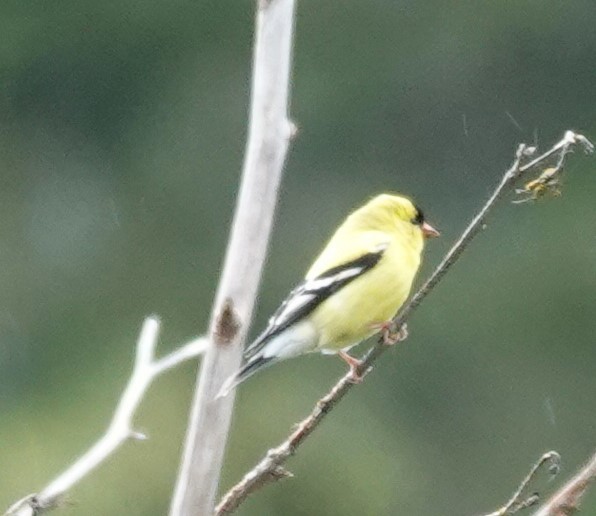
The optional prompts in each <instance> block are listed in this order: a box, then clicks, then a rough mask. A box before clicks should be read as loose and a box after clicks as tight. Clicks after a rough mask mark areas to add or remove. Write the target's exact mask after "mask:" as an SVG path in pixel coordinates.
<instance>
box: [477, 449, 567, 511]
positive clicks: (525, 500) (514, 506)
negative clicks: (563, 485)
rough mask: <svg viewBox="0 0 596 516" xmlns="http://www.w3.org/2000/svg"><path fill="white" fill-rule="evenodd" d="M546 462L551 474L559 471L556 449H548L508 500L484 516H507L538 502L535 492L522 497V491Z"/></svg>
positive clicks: (558, 457)
mask: <svg viewBox="0 0 596 516" xmlns="http://www.w3.org/2000/svg"><path fill="white" fill-rule="evenodd" d="M545 464H548V470H549V472H550V474H551V475H553V476H554V475H556V474H557V473H558V472H559V466H560V464H561V457H560V455H559V454H558V453H557V452H556V451H550V452H548V453H545V454H544V455H543V456H542V457H540V459H538V462H536V463H535V464H534V465H533V466H532V469H531V470H530V472H529V473H528V475H527V476H526V478H524V479H523V480H522V483H521V484H520V485H519V487H518V488H517V490H516V491H515V493H513V496H512V497H511V498H510V499H509V501H508V502H507V503H506V504H505V505H503V507H501V508H499V509H498V510H496V511H495V512H491V513H490V514H487V515H486V516H509V515H511V514H515V513H517V512H519V511H520V510H522V509H526V508H528V507H531V506H533V505H535V504H536V503H538V500H539V497H538V494H537V493H532V494H530V495H529V496H526V497H524V493H525V492H526V491H527V489H528V486H529V485H530V483H531V482H532V481H533V480H534V478H535V477H536V474H537V473H538V472H539V471H540V470H541V469H542V467H543V466H544V465H545Z"/></svg>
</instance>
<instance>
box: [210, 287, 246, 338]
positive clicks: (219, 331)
mask: <svg viewBox="0 0 596 516" xmlns="http://www.w3.org/2000/svg"><path fill="white" fill-rule="evenodd" d="M239 329H240V319H239V317H238V313H237V312H236V310H235V309H234V302H233V301H232V299H231V298H229V297H228V298H226V299H225V301H224V302H223V305H222V307H221V311H220V312H219V315H218V316H217V319H216V321H215V330H214V332H213V333H214V336H215V339H214V341H215V342H216V344H218V345H227V344H229V343H230V342H232V340H234V337H236V335H237V334H238V330H239Z"/></svg>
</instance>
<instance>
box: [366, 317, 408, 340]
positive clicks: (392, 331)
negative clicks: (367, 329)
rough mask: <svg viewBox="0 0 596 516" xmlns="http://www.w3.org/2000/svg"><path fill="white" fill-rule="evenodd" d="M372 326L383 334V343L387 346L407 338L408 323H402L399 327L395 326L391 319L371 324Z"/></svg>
mask: <svg viewBox="0 0 596 516" xmlns="http://www.w3.org/2000/svg"><path fill="white" fill-rule="evenodd" d="M372 327H373V328H374V329H375V330H376V331H379V332H381V333H382V334H383V343H384V344H386V345H387V346H393V345H394V344H397V343H398V342H401V341H402V340H406V339H407V338H408V325H407V324H406V323H403V324H402V325H401V326H400V327H399V328H395V325H394V324H393V321H385V322H382V323H376V324H373V325H372Z"/></svg>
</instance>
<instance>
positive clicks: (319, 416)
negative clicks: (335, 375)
mask: <svg viewBox="0 0 596 516" xmlns="http://www.w3.org/2000/svg"><path fill="white" fill-rule="evenodd" d="M575 145H580V146H582V147H583V148H584V150H585V151H586V152H592V151H593V150H594V146H593V145H592V144H591V143H590V141H589V140H588V139H587V138H585V137H584V136H582V135H581V134H577V133H574V132H573V131H567V132H566V133H565V135H564V136H563V138H562V139H561V140H560V141H559V142H557V143H556V144H555V145H554V146H553V147H552V148H551V149H549V150H548V151H546V152H545V153H543V154H541V155H540V156H538V157H534V153H535V151H536V149H535V148H528V147H526V146H525V145H520V146H519V147H518V149H517V152H516V155H515V159H514V161H513V164H512V165H511V167H510V168H509V169H508V170H507V171H506V172H505V174H504V175H503V177H502V179H501V181H500V183H499V184H498V185H497V187H496V188H495V190H494V192H493V193H492V195H491V196H490V197H489V199H488V200H487V201H486V203H485V204H484V206H483V207H482V208H481V210H480V211H479V212H478V214H477V215H476V216H475V217H474V218H473V219H472V221H471V222H470V223H469V225H468V226H467V227H466V229H465V230H464V232H463V233H462V235H461V236H460V237H459V239H458V240H457V241H456V242H455V244H454V245H453V246H452V247H451V249H450V250H449V251H448V252H447V254H446V255H445V257H444V258H443V260H442V261H441V263H440V264H439V265H438V266H437V268H436V269H435V271H434V272H433V273H432V274H431V276H430V277H429V278H428V280H426V282H425V283H424V284H423V285H422V287H420V289H419V290H418V291H417V292H416V294H415V295H414V296H413V297H412V298H411V299H410V301H409V302H408V303H406V305H405V306H404V307H403V308H402V310H401V311H400V312H399V313H398V315H397V316H396V317H395V319H394V320H393V323H394V326H395V327H396V328H400V327H402V326H403V325H404V323H405V322H406V320H407V319H408V317H409V316H410V315H411V314H412V312H413V311H414V310H415V309H416V308H417V307H418V306H419V305H420V303H421V302H422V300H423V299H424V298H426V296H428V294H430V292H431V291H432V290H433V289H434V287H435V286H436V285H437V284H438V283H439V281H441V279H442V278H443V277H444V276H445V274H446V273H447V271H448V270H449V269H450V268H451V266H452V265H453V264H454V263H455V262H456V261H457V260H458V258H459V257H460V255H461V254H462V252H463V251H464V249H465V248H466V247H467V246H468V245H469V243H470V242H471V241H472V239H473V238H474V237H475V236H476V235H477V234H478V233H479V232H480V231H481V230H482V229H483V228H484V221H485V219H486V217H487V215H488V214H489V212H490V211H491V210H492V209H493V207H494V206H495V204H496V202H497V201H498V200H499V199H500V198H501V197H502V196H503V195H504V193H505V192H506V191H507V190H508V189H510V188H511V187H512V186H513V184H514V183H515V181H516V180H517V179H518V178H519V177H520V176H521V175H522V174H523V173H524V172H527V171H529V170H531V169H534V168H536V167H540V166H542V165H545V164H546V163H547V162H548V161H549V160H550V159H551V157H553V156H557V158H558V160H557V165H556V167H557V168H558V171H560V170H561V168H562V166H563V162H564V158H565V156H566V154H567V153H568V152H569V151H570V150H571V148H572V147H574V146H575ZM523 160H528V161H527V162H526V163H524V164H522V161H523ZM387 348H388V346H386V345H385V344H384V343H383V341H382V339H381V340H380V341H379V342H378V343H377V344H376V345H375V346H373V347H372V348H371V349H370V350H369V351H368V352H367V353H366V354H365V355H364V357H363V359H362V361H361V365H360V366H359V367H358V368H357V371H356V373H357V374H359V375H360V376H364V375H365V374H366V373H368V371H369V370H370V368H371V366H372V364H373V363H374V361H375V360H376V359H377V358H379V357H380V356H381V355H382V354H383V353H384V352H385V351H386V349H387ZM351 378H352V374H351V373H348V374H346V375H345V376H344V377H343V378H341V379H340V380H339V381H338V382H337V384H336V385H335V386H334V387H333V389H331V391H330V392H329V393H328V394H327V395H326V396H324V397H323V398H321V399H320V400H319V401H318V402H317V403H316V405H315V407H314V409H313V410H312V412H311V413H310V415H309V416H308V417H307V418H306V419H304V420H303V421H302V422H301V423H299V424H298V427H297V429H296V430H295V431H294V432H292V434H291V435H290V436H289V437H288V438H287V439H286V440H285V441H284V442H283V443H282V444H281V445H279V446H278V447H276V448H272V449H270V450H269V451H268V452H267V455H266V456H265V457H264V458H263V459H262V460H261V461H260V462H259V463H258V464H257V465H256V466H255V467H254V468H253V469H252V470H251V471H249V472H248V473H247V474H246V475H245V476H244V478H242V480H241V481H240V482H238V484H236V485H235V486H234V487H232V488H231V489H230V490H229V491H228V492H227V493H226V494H225V495H224V497H223V498H222V500H221V502H220V503H219V505H218V506H217V508H216V514H218V515H220V514H229V513H231V512H233V511H234V510H235V509H236V508H237V507H238V506H239V505H240V504H241V503H242V502H243V501H244V500H245V499H246V498H247V496H248V495H249V494H250V493H252V492H254V491H255V490H257V489H259V488H260V487H262V486H263V485H266V484H267V483H269V482H271V481H272V480H274V479H276V478H277V477H276V476H275V475H274V474H273V472H275V471H278V470H279V468H280V467H281V466H282V465H283V464H284V463H285V462H286V461H287V460H288V458H289V457H290V456H291V455H293V454H294V453H295V452H296V450H297V448H298V447H299V446H300V445H301V444H302V443H303V442H304V440H305V439H306V438H307V437H308V436H309V435H310V434H311V433H312V432H313V431H314V429H315V428H316V427H317V426H318V425H319V424H320V423H321V422H322V421H323V419H324V418H325V416H326V415H327V414H328V413H329V412H330V411H331V410H332V409H333V407H334V406H335V405H336V404H337V403H338V402H339V401H340V400H341V399H342V398H343V397H344V396H345V395H346V394H347V393H348V391H349V390H350V389H351V388H352V387H353V386H354V384H353V383H352V381H351Z"/></svg>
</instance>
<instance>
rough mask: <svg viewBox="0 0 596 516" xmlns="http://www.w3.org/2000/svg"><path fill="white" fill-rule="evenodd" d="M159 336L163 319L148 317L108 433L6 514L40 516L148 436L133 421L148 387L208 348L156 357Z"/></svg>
mask: <svg viewBox="0 0 596 516" xmlns="http://www.w3.org/2000/svg"><path fill="white" fill-rule="evenodd" d="M158 337H159V320H158V319H157V318H156V317H147V319H145V322H144V323H143V328H142V329H141V334H140V335H139V340H138V342H137V352H136V357H135V363H134V367H133V371H132V375H131V377H130V379H129V380H128V384H127V385H126V388H125V389H124V392H123V393H122V397H121V398H120V401H119V402H118V406H117V407H116V411H115V412H114V416H113V417H112V421H111V422H110V425H109V426H108V428H107V430H106V432H105V433H104V434H103V436H102V437H101V438H100V439H99V440H98V441H97V442H96V443H95V444H94V445H93V446H92V447H91V448H89V450H87V451H86V452H85V453H84V454H83V455H81V456H80V457H79V458H78V459H77V460H76V461H75V462H74V463H73V464H71V465H70V466H69V467H68V468H67V469H66V470H65V471H64V472H63V473H61V474H60V475H59V476H58V477H56V478H55V479H54V480H52V481H51V482H50V483H49V484H48V485H47V486H46V487H44V488H43V489H42V490H41V491H40V492H39V493H37V494H31V495H27V496H26V497H24V498H22V499H21V500H19V501H18V502H16V503H14V504H13V505H12V506H11V507H10V508H9V509H8V511H7V512H6V513H5V516H37V515H39V514H42V513H44V512H47V511H49V510H51V509H54V508H56V507H57V506H59V505H60V502H61V500H62V499H63V498H64V496H65V495H66V493H67V492H68V491H69V490H70V489H71V488H72V487H73V486H74V485H75V484H77V483H78V482H80V481H81V480H82V479H83V478H85V477H86V476H87V475H89V474H90V473H91V472H93V471H94V470H95V469H96V468H97V467H98V466H99V465H100V464H102V463H103V462H104V461H105V460H106V459H107V458H108V457H110V456H111V455H112V454H113V453H114V452H115V451H116V450H117V449H118V448H119V447H120V446H121V445H122V444H124V442H126V441H127V440H128V439H137V440H143V439H146V436H145V435H144V434H142V433H141V432H137V431H135V430H134V429H133V424H132V420H133V417H134V415H135V411H136V409H137V407H138V406H139V404H140V403H141V401H142V400H143V397H144V395H145V393H146V392H147V389H148V388H149V386H150V385H151V383H152V382H153V380H155V378H157V377H158V376H159V375H161V374H163V373H165V372H166V371H169V370H170V369H172V368H174V367H176V366H178V365H179V364H181V363H182V362H185V361H186V360H189V359H191V358H195V357H197V356H199V355H202V354H203V353H204V352H205V349H206V347H207V339H205V338H198V339H194V340H192V341H191V342H188V343H187V344H185V345H184V346H182V347H180V348H178V349H177V350H175V351H173V352H172V353H170V354H169V355H166V356H164V357H162V358H160V359H158V360H156V359H155V347H156V345H157V340H158Z"/></svg>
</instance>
